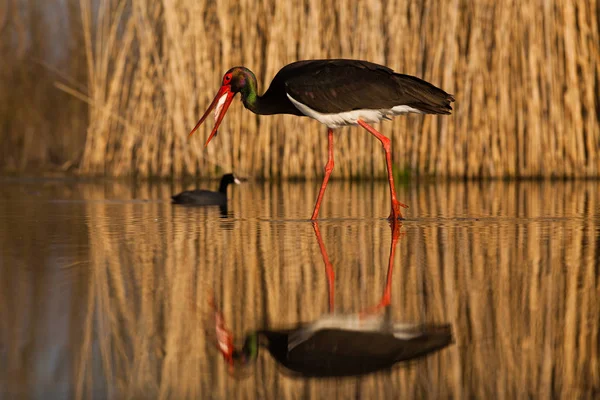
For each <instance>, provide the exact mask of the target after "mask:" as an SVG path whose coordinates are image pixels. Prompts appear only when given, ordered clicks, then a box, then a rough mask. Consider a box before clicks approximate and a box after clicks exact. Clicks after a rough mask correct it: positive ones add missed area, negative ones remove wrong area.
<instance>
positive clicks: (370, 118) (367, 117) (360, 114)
mask: <svg viewBox="0 0 600 400" xmlns="http://www.w3.org/2000/svg"><path fill="white" fill-rule="evenodd" d="M286 94H287V97H288V99H290V101H291V102H292V104H293V105H294V106H295V107H296V108H297V109H298V110H300V112H301V113H302V114H304V115H306V116H307V117H311V118H313V119H316V120H317V121H319V122H320V123H322V124H324V125H327V127H328V128H332V129H334V128H339V127H342V126H347V125H357V123H356V121H357V120H359V119H360V120H362V121H364V122H366V123H368V124H374V123H376V122H379V121H381V120H382V119H384V118H386V117H389V116H394V115H398V114H406V113H409V112H412V113H417V114H423V112H422V111H420V110H417V109H416V108H413V107H409V106H405V105H402V106H395V107H392V108H391V109H381V110H370V109H361V110H352V111H344V112H341V113H331V114H327V113H320V112H318V111H315V110H313V109H312V108H310V107H308V106H306V105H304V104H302V103H300V102H299V101H298V100H296V99H294V98H293V97H292V96H290V94H289V93H286Z"/></svg>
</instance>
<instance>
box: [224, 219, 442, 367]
mask: <svg viewBox="0 0 600 400" xmlns="http://www.w3.org/2000/svg"><path fill="white" fill-rule="evenodd" d="M400 225H401V224H400V223H398V222H397V223H392V245H391V248H390V259H389V265H388V279H387V283H386V287H385V290H384V293H383V296H382V299H381V302H380V303H379V304H378V305H377V306H376V307H374V308H372V309H370V310H366V311H363V312H361V313H357V314H337V313H333V306H334V304H333V298H334V296H333V282H332V278H333V270H332V267H331V263H330V261H329V257H328V256H327V252H326V250H325V246H324V245H323V241H322V239H321V235H320V232H319V228H318V225H317V224H316V223H314V225H313V226H314V229H315V234H316V236H317V240H318V242H319V247H320V249H321V254H322V256H323V261H324V263H325V268H326V272H327V279H328V281H329V294H330V296H329V313H328V314H326V315H324V316H322V317H321V318H319V319H318V320H316V321H313V322H310V323H305V324H298V325H297V326H295V327H292V328H289V329H269V328H267V329H260V330H256V331H254V332H251V333H249V334H248V335H246V338H245V340H244V344H243V346H242V347H241V348H239V347H238V348H236V347H235V346H234V344H233V336H232V334H231V333H230V332H229V330H228V329H227V327H226V325H225V321H224V318H223V316H222V315H221V313H220V312H219V311H217V309H216V308H215V310H214V311H215V330H216V335H217V342H218V347H219V350H220V351H221V353H222V354H223V356H224V358H225V360H226V361H227V362H228V363H229V365H230V369H231V370H233V368H234V367H236V366H240V365H241V366H244V365H249V364H250V363H251V362H252V361H255V360H256V359H257V356H258V352H259V348H260V347H264V348H266V349H267V350H268V351H269V353H270V354H271V355H272V357H273V358H274V359H275V360H276V361H277V362H278V363H279V364H280V365H282V366H283V367H285V368H286V370H287V371H288V372H290V373H291V374H295V375H299V376H304V377H343V376H357V375H364V374H369V373H372V372H376V371H381V370H385V369H389V368H391V367H393V366H394V365H395V364H396V363H399V362H401V361H407V360H413V359H415V358H418V357H422V356H425V355H427V354H430V353H433V352H435V351H437V350H440V349H443V348H444V347H446V346H448V345H449V344H450V343H452V330H451V327H450V325H448V324H415V323H397V322H393V321H392V320H391V313H390V295H391V293H390V281H391V270H392V265H393V255H394V249H395V246H396V243H397V241H398V238H399V228H400ZM213 307H214V305H213ZM381 311H385V312H384V313H381Z"/></svg>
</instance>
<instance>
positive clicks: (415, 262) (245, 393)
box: [0, 181, 600, 399]
mask: <svg viewBox="0 0 600 400" xmlns="http://www.w3.org/2000/svg"><path fill="white" fill-rule="evenodd" d="M59 189H60V188H55V187H54V186H53V185H52V184H49V185H47V186H45V187H43V188H41V189H40V190H41V191H42V192H43V193H44V195H49V196H51V193H54V191H55V190H59ZM180 189H182V186H180V184H176V185H175V186H169V185H140V186H133V187H132V186H130V185H126V184H110V185H106V186H102V185H93V184H73V185H71V186H70V187H69V188H68V190H69V191H68V192H67V193H64V194H63V196H62V198H66V199H71V200H73V201H75V200H78V199H85V200H86V202H85V203H79V202H76V201H75V202H74V203H70V204H67V205H62V206H61V205H60V204H53V205H52V207H53V214H58V215H60V214H61V212H62V210H63V207H68V208H69V209H70V210H71V212H70V213H69V214H66V215H69V216H70V219H69V223H68V224H65V223H64V222H63V223H60V224H57V223H56V222H55V223H52V221H56V218H54V217H52V214H50V215H49V214H48V213H47V212H46V208H45V207H47V205H44V203H43V202H37V203H32V206H31V207H28V208H27V209H26V211H24V212H26V213H27V214H26V218H21V217H19V216H18V215H19V214H18V213H16V212H12V211H11V210H3V211H2V215H6V216H9V217H8V222H7V223H10V222H11V219H13V218H19V220H20V221H25V222H23V223H21V224H20V225H17V224H14V226H18V227H19V228H15V229H12V230H11V231H10V232H8V231H7V230H2V231H1V232H0V248H2V249H3V250H2V254H3V260H4V261H5V262H6V265H5V266H4V267H3V268H0V282H1V283H2V290H0V316H1V317H2V318H0V321H2V322H1V323H0V344H1V345H2V350H1V351H2V352H1V354H3V355H2V357H3V359H4V361H3V362H2V363H1V364H0V376H1V377H3V381H0V393H2V392H8V393H15V392H16V393H19V390H22V391H23V394H24V395H25V394H29V395H31V393H32V392H31V390H34V389H33V388H37V389H36V390H49V389H50V388H53V389H54V390H56V388H57V386H56V385H57V382H61V384H63V385H64V393H71V394H72V395H73V397H75V398H147V397H153V398H214V399H221V398H222V399H225V398H249V399H250V398H270V399H271V398H278V399H279V398H281V399H299V398H324V397H331V398H334V397H335V398H392V397H399V398H456V399H460V398H490V397H498V398H511V399H513V398H515V399H519V398H531V397H535V398H592V397H594V396H596V395H597V393H598V390H600V374H599V373H598V371H600V349H599V348H598V344H599V338H600V324H599V320H598V318H597V316H598V315H599V313H600V309H599V304H600V282H599V281H598V276H597V266H598V254H599V249H598V241H597V240H596V236H597V232H598V220H597V218H596V217H595V216H594V215H595V214H594V212H595V210H597V209H598V202H599V198H598V193H600V192H599V191H598V185H597V184H596V183H594V182H584V181H575V182H566V183H554V184H534V183H530V182H524V183H502V182H492V183H469V184H466V185H461V184H454V183H443V184H436V185H419V186H415V187H413V188H412V189H410V190H409V189H408V188H402V190H401V191H400V193H399V195H400V196H401V198H402V199H404V200H406V201H407V202H408V203H409V204H411V205H412V209H414V210H416V211H415V212H417V214H418V215H421V217H420V218H419V223H417V224H415V223H406V224H405V226H404V227H403V228H402V229H403V231H404V232H405V236H404V237H403V238H401V239H400V242H399V243H398V248H397V252H396V258H395V260H394V268H395V270H394V275H393V287H392V304H393V307H392V315H393V317H394V319H396V320H401V321H402V320H404V321H428V322H431V321H435V322H448V323H451V324H452V326H453V330H454V334H455V339H456V343H455V344H454V345H452V346H450V347H449V348H447V349H445V350H443V351H442V352H440V353H438V354H436V355H433V356H430V357H429V358H427V359H425V360H424V361H422V362H420V363H416V364H413V365H411V366H409V367H405V368H400V369H395V370H393V371H392V372H385V373H380V374H376V375H373V376H368V377H366V378H363V379H341V380H336V381H335V384H332V383H331V381H323V380H299V379H292V378H289V377H287V376H285V375H282V374H280V373H279V370H278V368H277V366H276V364H275V362H274V361H273V360H272V359H271V358H270V356H269V355H268V354H267V353H266V351H263V352H262V353H261V355H260V357H259V360H258V362H257V364H256V365H255V366H254V367H252V368H251V373H250V375H249V377H248V378H246V379H244V380H241V381H236V380H234V379H233V378H231V377H229V376H228V375H227V369H226V367H225V365H224V363H223V361H222V358H221V356H220V355H219V354H218V353H217V351H216V349H215V346H214V342H213V341H212V340H213V339H214V338H213V337H212V335H211V334H210V330H211V326H212V325H211V324H212V320H211V314H210V309H209V307H208V305H207V299H208V297H209V296H210V295H211V294H214V296H215V298H216V300H217V302H218V304H219V306H220V308H221V309H222V312H223V314H224V316H225V318H226V319H227V323H228V325H229V326H230V328H231V329H232V330H233V332H234V333H235V335H236V336H237V337H238V338H239V337H241V336H242V335H243V333H244V332H246V331H249V330H253V329H257V328H260V327H265V326H268V327H273V328H276V327H285V326H289V325H290V324H295V323H297V322H299V321H311V320H314V319H315V318H318V317H319V316H320V315H322V314H323V313H325V312H326V311H327V298H328V294H327V284H326V279H325V274H324V268H323V260H322V259H321V255H320V253H319V247H318V244H317V241H316V239H315V237H314V234H313V232H312V227H311V225H310V224H309V223H306V222H302V221H300V220H299V219H300V215H303V216H304V217H306V215H309V214H310V207H308V208H307V207H305V204H306V201H305V200H304V198H303V197H307V198H311V199H312V198H313V197H314V196H316V191H317V189H318V188H317V187H316V186H315V188H314V190H312V191H311V190H307V187H306V186H305V185H300V184H292V183H287V184H283V185H281V186H268V185H263V186H261V185H257V186H246V188H244V187H243V186H241V187H240V188H236V190H235V191H234V192H233V197H232V201H231V211H232V212H233V213H235V214H236V215H245V216H251V215H256V216H257V218H241V219H234V220H231V219H222V220H220V221H219V222H218V223H214V220H213V218H212V216H211V217H209V218H207V216H206V215H205V214H203V212H199V211H198V210H194V209H189V208H182V207H172V206H171V205H170V204H168V203H166V202H151V203H146V204H143V203H127V204H118V203H110V202H109V203H106V202H105V201H103V200H105V199H123V198H136V199H147V198H167V197H168V196H169V195H170V194H171V193H173V192H175V191H177V190H180ZM328 190H330V192H329V195H330V196H329V197H328V198H330V199H331V198H337V199H345V200H344V201H343V202H341V203H340V202H338V204H337V206H335V207H334V205H333V204H332V203H331V202H328V203H324V205H323V209H322V213H323V215H327V216H332V217H340V216H342V215H345V216H347V213H346V212H342V210H341V209H342V208H343V207H341V206H340V204H342V203H343V204H346V202H348V204H354V205H355V207H356V208H355V209H353V211H352V215H357V216H360V217H361V219H355V220H353V219H346V220H336V219H333V220H329V221H324V222H322V223H321V224H320V229H321V232H322V234H323V238H324V244H325V247H326V249H327V252H328V255H329V258H330V259H331V261H332V263H333V267H334V269H335V273H336V281H335V288H336V297H335V299H336V309H337V311H338V312H357V311H359V310H360V309H362V308H364V307H368V306H372V305H374V304H376V303H377V301H378V300H379V297H380V296H381V291H382V289H383V285H384V283H385V277H386V266H387V261H388V254H389V253H388V251H389V243H390V240H391V237H390V236H391V233H390V229H389V227H388V226H387V224H386V223H385V221H382V220H377V219H372V218H374V217H381V216H380V215H379V213H378V212H377V211H373V210H385V209H386V206H387V205H388V200H389V199H388V198H387V196H386V191H385V184H384V183H383V182H381V183H376V184H373V185H371V184H351V183H349V182H332V184H331V187H330V188H329V189H328ZM13 195H14V194H13ZM8 196H9V197H10V194H8ZM326 199H327V198H326ZM358 199H372V200H369V201H362V202H357V200H358ZM257 202H258V203H260V204H261V208H260V210H261V211H260V212H258V214H257V209H256V208H255V207H254V206H253V205H254V204H256V203H257ZM350 202H352V203H350ZM310 203H311V202H309V203H308V204H310ZM10 204H14V203H11V202H4V203H0V207H7V206H9V205H10ZM305 208H306V209H305ZM65 209H66V208H65ZM19 210H23V209H22V208H19ZM73 210H76V212H73ZM427 211H429V212H430V214H429V213H427ZM21 212H23V211H21ZM205 212H206V213H215V214H216V213H217V211H216V210H206V211H205ZM434 215H435V216H436V218H433V216H434ZM284 216H285V219H283V218H284ZM287 216H291V217H287ZM363 217H364V218H363ZM463 217H466V219H464V218H463ZM476 218H479V219H476ZM47 220H49V222H45V221H47ZM27 221H28V222H27ZM122 221H127V223H123V222H122ZM209 221H213V222H209ZM28 223H29V224H31V223H35V224H36V226H38V230H37V231H36V233H35V234H34V235H32V234H31V230H30V229H27V225H28ZM48 235H54V236H53V237H55V238H56V239H55V240H54V242H55V243H56V242H59V243H62V247H61V249H62V251H61V252H60V253H57V252H56V251H53V249H54V247H52V246H45V245H44V243H47V242H44V241H43V238H44V237H46V236H48ZM58 237H63V238H69V240H65V239H63V240H58ZM28 249H29V250H28ZM67 250H68V251H67ZM40 254H42V255H43V256H42V257H43V258H44V259H47V260H50V259H52V257H53V255H56V254H61V255H62V257H63V258H62V259H56V260H55V262H54V263H50V262H48V263H45V264H41V263H40V262H39V260H40ZM25 265H27V266H30V268H23V266H25ZM53 265H60V266H62V267H61V268H55V267H52V266H53ZM59 293H60V295H58V294H59ZM15 309H18V310H20V311H19V312H18V313H15V312H14V310H15ZM59 321H60V323H59ZM25 332H28V333H27V334H25ZM42 332H43V333H44V334H42ZM57 338H61V339H57ZM47 339H48V340H47ZM48 351H53V352H54V353H52V354H58V355H59V356H57V357H55V358H53V360H54V362H52V363H43V365H45V366H46V367H45V368H47V369H45V368H43V369H42V368H40V367H38V368H34V366H40V365H42V364H40V362H39V361H40V358H39V357H43V355H44V354H49V353H47V352H48ZM52 377H60V378H58V381H57V380H53V378H52ZM55 379H57V378H55Z"/></svg>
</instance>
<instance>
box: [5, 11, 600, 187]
mask: <svg viewBox="0 0 600 400" xmlns="http://www.w3.org/2000/svg"><path fill="white" fill-rule="evenodd" d="M599 20H600V3H598V1H597V0H591V1H590V0H550V1H545V2H540V1H524V2H522V1H510V0H505V1H500V2H498V1H492V0H480V1H464V0H453V1H447V2H441V3H440V2H438V1H434V0H419V1H390V0H361V1H350V0H327V1H321V0H307V1H276V0H259V1H248V0H243V1H231V0H222V1H219V2H211V1H204V0H200V1H198V0H178V1H149V0H65V1H57V0H50V1H39V0H8V1H7V2H6V1H5V2H2V4H0V33H1V34H0V58H1V59H2V62H1V63H0V84H1V85H2V88H0V121H2V126H1V128H0V167H2V168H3V169H6V170H11V171H24V170H28V169H36V168H37V169H42V170H57V169H58V170H73V171H75V172H77V173H80V174H85V175H110V176H122V175H137V176H141V177H152V176H159V177H171V176H174V177H181V176H184V175H194V176H216V175H218V174H219V173H221V172H222V171H224V170H232V169H234V170H236V171H238V172H239V173H241V174H246V175H249V176H250V175H251V176H255V177H303V178H309V179H310V178H315V177H320V176H321V174H322V168H323V164H324V161H325V158H326V138H325V132H326V129H325V128H324V127H323V126H320V125H319V124H318V123H317V122H315V121H311V120H308V119H304V120H302V121H300V120H299V119H297V117H292V116H271V117H257V116H255V115H253V114H252V113H250V112H249V111H247V110H243V107H242V106H241V105H240V104H239V103H237V102H236V104H235V105H234V106H233V107H232V108H231V111H230V113H229V115H228V116H227V118H226V119H225V122H224V125H223V126H222V129H221V134H220V135H219V137H218V138H217V140H216V141H215V143H214V144H213V145H211V146H210V147H209V148H208V149H207V150H204V149H203V146H202V145H203V142H204V138H205V137H206V134H207V129H210V128H211V126H205V127H203V128H202V129H201V131H200V132H198V133H197V137H193V138H192V140H188V139H187V136H186V135H187V133H188V132H189V130H190V128H191V127H193V126H194V124H195V122H196V121H197V119H198V117H199V115H200V114H201V113H202V112H203V111H204V109H205V108H206V107H207V106H208V104H209V102H210V100H211V98H212V96H213V95H214V93H215V92H216V90H217V88H218V85H219V82H220V79H221V77H222V74H223V73H224V72H225V71H226V70H227V69H229V68H230V67H232V66H234V65H245V66H247V67H248V68H250V69H251V70H253V71H254V72H255V73H256V75H257V78H258V80H259V91H262V90H264V89H265V88H266V87H267V85H268V84H269V82H270V80H271V78H272V77H273V76H274V74H275V73H276V72H277V71H278V70H279V68H281V67H282V66H283V65H285V64H287V63H289V62H292V61H295V60H298V59H311V58H334V57H336V58H337V57H343V58H357V59H367V60H370V61H373V62H377V63H381V64H385V65H387V66H389V67H391V68H393V69H395V70H396V71H399V72H403V73H408V74H413V75H416V76H419V77H422V78H424V79H426V80H428V81H430V82H432V83H433V84H435V85H438V86H440V87H442V88H443V89H445V90H446V91H448V92H450V93H453V94H455V96H456V99H457V101H456V103H455V107H454V108H455V110H454V114H453V115H452V116H448V117H434V116H409V117H403V118H396V119H395V121H394V122H386V123H383V124H382V126H381V129H382V132H383V133H384V134H386V135H389V136H391V137H392V138H393V157H394V163H395V166H396V169H397V173H399V174H408V175H412V176H416V175H436V176H452V177H459V176H461V177H463V176H467V177H551V176H561V177H598V176H600V156H599V155H598V154H599V150H600V100H599V98H600V67H599V65H600V50H599V49H600V47H599V46H598V43H600V28H599V27H600V25H599ZM208 125H210V124H208ZM336 137H337V138H336V150H337V157H336V171H335V173H334V177H339V178H341V177H345V178H348V177H354V178H359V177H364V176H369V177H371V176H379V177H384V176H385V169H384V163H383V160H382V157H381V156H380V154H379V153H380V145H379V143H378V142H377V141H375V140H374V139H373V138H372V137H371V136H370V135H368V134H367V133H366V132H364V131H362V130H360V129H357V128H344V129H341V130H339V131H338V133H336Z"/></svg>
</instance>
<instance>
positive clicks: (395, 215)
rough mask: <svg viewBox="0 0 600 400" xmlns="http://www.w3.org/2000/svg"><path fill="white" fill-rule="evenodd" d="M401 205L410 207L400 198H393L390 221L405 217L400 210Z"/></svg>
mask: <svg viewBox="0 0 600 400" xmlns="http://www.w3.org/2000/svg"><path fill="white" fill-rule="evenodd" d="M400 207H402V208H408V206H407V205H406V204H404V203H400V202H399V201H398V200H392V212H391V213H390V216H389V217H388V220H389V221H396V220H403V219H404V217H403V216H402V213H401V212H400Z"/></svg>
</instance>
